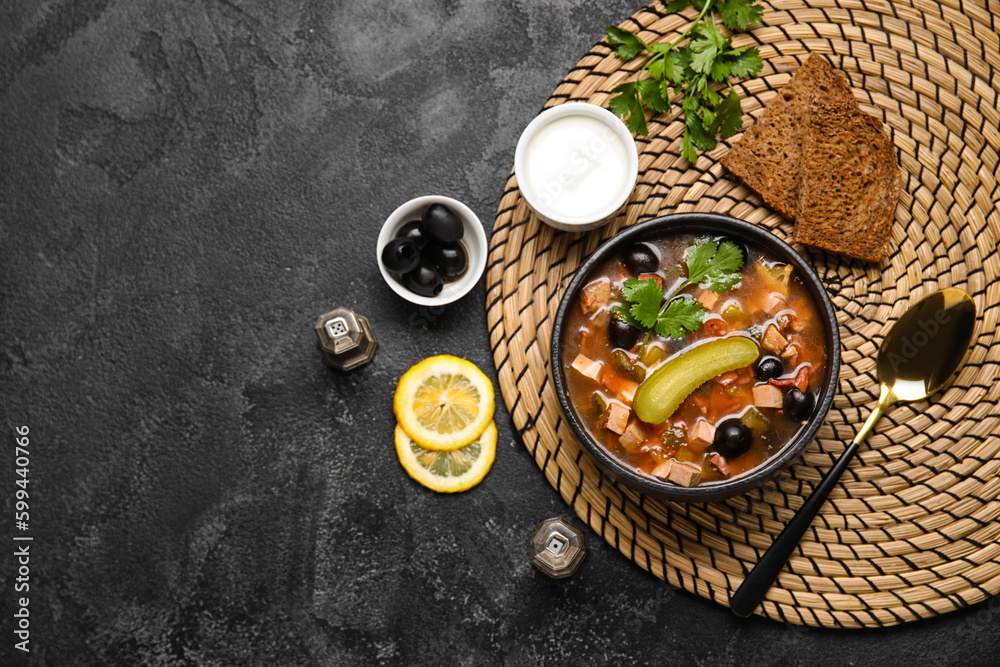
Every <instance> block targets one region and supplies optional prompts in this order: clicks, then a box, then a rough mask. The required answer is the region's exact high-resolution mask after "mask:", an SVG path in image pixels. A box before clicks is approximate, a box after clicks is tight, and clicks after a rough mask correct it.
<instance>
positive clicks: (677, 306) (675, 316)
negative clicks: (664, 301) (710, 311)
mask: <svg viewBox="0 0 1000 667" xmlns="http://www.w3.org/2000/svg"><path fill="white" fill-rule="evenodd" d="M705 312H706V311H705V307H704V306H702V305H701V304H700V303H699V302H698V301H696V300H695V299H692V298H688V297H685V298H680V299H674V300H673V301H671V302H670V304H669V305H668V306H667V309H666V310H664V311H663V314H662V315H661V316H660V317H659V319H657V320H656V333H658V334H659V335H661V336H663V337H664V338H683V337H684V336H685V335H686V334H687V333H689V332H691V331H697V330H698V327H700V326H701V324H702V322H703V321H704V320H705Z"/></svg>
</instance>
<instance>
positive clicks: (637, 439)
mask: <svg viewBox="0 0 1000 667" xmlns="http://www.w3.org/2000/svg"><path fill="white" fill-rule="evenodd" d="M645 440H646V431H645V430H643V428H642V425H641V424H640V423H639V420H638V419H633V420H632V423H631V424H629V425H628V428H627V429H625V433H623V434H622V437H620V438H618V442H620V443H621V445H622V447H624V448H625V449H627V450H628V451H630V452H632V453H635V452H636V451H637V448H638V446H639V445H640V444H642V443H643V442H645Z"/></svg>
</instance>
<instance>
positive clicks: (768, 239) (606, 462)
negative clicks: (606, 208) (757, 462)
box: [550, 213, 841, 502]
mask: <svg viewBox="0 0 1000 667" xmlns="http://www.w3.org/2000/svg"><path fill="white" fill-rule="evenodd" d="M664 228H665V229H669V230H671V231H676V232H691V231H693V232H695V233H697V232H700V231H701V232H707V233H709V234H713V235H721V234H730V235H735V236H739V237H741V238H744V239H746V240H748V241H751V242H754V243H756V244H758V245H759V246H761V247H763V248H764V249H765V250H768V251H769V252H771V253H772V254H774V255H776V256H777V257H779V258H781V259H783V260H786V261H789V262H790V263H792V264H793V265H795V267H796V268H797V269H799V271H800V277H801V278H802V280H803V284H804V285H805V286H806V287H807V289H808V290H809V292H810V294H811V296H812V297H813V300H814V301H816V302H817V303H818V304H819V310H820V311H821V313H822V317H823V322H824V329H825V331H826V334H827V335H826V344H827V347H828V353H827V371H828V372H827V377H826V381H825V382H824V384H823V386H822V388H821V389H820V395H819V401H818V402H817V408H816V412H815V415H816V417H815V418H814V419H813V420H812V421H810V422H809V423H808V424H807V425H806V427H805V428H803V429H802V430H800V431H799V432H798V433H797V434H796V436H795V437H794V438H793V439H791V440H790V441H789V442H787V443H785V445H784V446H783V447H782V448H781V450H780V451H779V452H778V453H777V454H775V455H774V456H772V457H771V458H770V459H768V460H767V461H765V462H764V464H763V465H761V466H759V467H758V468H756V469H754V470H751V471H749V472H747V473H745V474H743V475H740V476H739V477H736V478H734V479H732V480H728V481H725V482H714V483H711V484H709V485H705V486H701V485H699V486H692V487H685V486H680V485H677V484H672V483H670V482H667V481H665V480H663V481H660V480H656V479H655V478H653V477H650V476H647V475H645V474H642V473H638V472H636V471H635V470H633V469H631V468H628V467H627V466H625V465H624V464H623V463H621V462H620V461H619V460H618V459H617V458H615V457H614V456H612V455H611V454H610V453H609V452H607V451H605V450H604V448H603V447H602V446H601V445H599V444H598V443H597V442H595V441H594V440H593V439H592V438H591V437H590V436H589V435H588V434H587V431H586V430H585V429H584V428H583V425H582V424H581V423H580V422H579V420H578V419H577V417H576V413H575V412H574V410H573V408H572V406H571V405H570V404H569V399H568V397H567V393H566V386H565V380H564V377H563V368H562V364H561V363H559V347H560V342H561V339H562V334H563V329H564V328H565V322H566V317H567V312H568V310H569V308H570V305H571V302H572V301H573V297H574V296H575V295H576V294H577V293H578V292H579V290H580V288H581V286H582V284H583V281H584V280H585V279H586V277H587V275H588V274H589V273H590V271H591V270H592V269H593V268H594V267H595V266H596V265H597V264H599V263H601V262H603V261H605V260H606V259H607V258H608V257H609V256H610V255H611V254H613V253H614V252H615V251H616V250H617V249H618V248H620V247H621V246H622V245H624V244H625V243H628V242H629V241H633V240H639V239H641V238H643V237H645V236H646V235H648V234H649V233H650V232H654V231H660V230H662V229H664ZM550 355H551V356H550V368H551V374H552V380H553V383H554V385H555V389H556V394H557V396H558V397H559V404H560V407H561V408H562V412H563V416H564V417H565V418H566V420H567V422H569V425H570V427H571V428H572V430H573V432H574V434H575V435H576V437H577V439H578V440H579V441H580V442H581V443H582V444H583V446H584V448H585V449H586V450H587V451H588V452H590V454H591V455H593V456H594V458H595V459H597V462H598V463H599V464H600V466H599V467H600V468H602V472H610V473H611V474H612V476H613V477H616V478H618V479H622V480H624V481H625V482H626V483H627V484H628V485H629V486H631V487H633V488H636V489H639V490H641V491H643V492H646V493H649V494H651V495H655V496H658V497H660V498H665V499H669V500H680V501H694V502H708V501H713V500H722V499H724V498H728V497H731V496H734V495H737V494H740V493H743V492H746V491H748V490H750V489H753V488H755V487H757V486H760V485H761V484H763V483H764V482H765V481H766V480H768V479H770V478H771V477H773V476H774V475H776V474H777V473H778V472H780V471H781V470H783V469H784V468H785V467H787V466H788V465H789V464H791V463H792V461H794V460H795V459H796V458H798V457H799V455H800V454H801V453H802V450H803V449H805V447H806V445H808V444H809V443H810V442H812V440H813V438H814V437H815V436H816V432H817V431H818V430H819V428H820V426H822V424H823V422H824V421H825V420H826V416H827V414H828V413H829V410H830V407H831V406H832V404H833V398H834V396H835V395H836V394H837V388H838V382H839V376H840V366H841V358H840V357H841V355H840V327H839V325H838V323H837V317H836V309H835V308H834V306H833V302H832V301H831V300H830V297H829V295H828V294H827V292H826V288H825V287H824V286H823V283H822V281H821V280H820V278H819V275H818V274H817V273H816V270H815V269H814V268H813V267H812V266H811V265H810V264H809V263H807V262H806V260H805V258H804V257H802V255H800V254H799V253H798V252H797V251H796V250H795V249H794V248H792V247H791V246H790V245H788V244H787V243H786V242H785V241H783V240H782V239H780V238H778V237H777V236H775V235H774V234H773V233H772V232H771V231H770V230H768V229H766V228H764V227H758V226H756V225H753V224H751V223H749V222H746V221H744V220H740V219H738V218H734V217H732V216H729V215H724V214H721V213H674V214H670V215H665V216H659V217H656V218H653V219H651V220H647V221H644V222H641V223H639V224H636V225H633V226H632V227H629V228H627V229H625V230H623V231H622V232H620V233H618V234H617V235H615V236H613V237H612V238H610V239H608V240H607V241H605V242H604V243H602V244H601V245H600V246H599V247H598V248H597V250H595V251H594V252H593V253H592V254H591V255H590V257H588V258H587V259H586V260H585V261H584V262H583V264H581V265H580V266H579V268H577V270H576V274H575V275H574V277H573V280H572V281H571V282H570V284H569V286H567V288H566V291H565V292H564V293H563V297H562V299H561V301H560V303H559V308H558V310H557V311H556V318H555V322H554V323H553V327H552V340H551V345H550Z"/></svg>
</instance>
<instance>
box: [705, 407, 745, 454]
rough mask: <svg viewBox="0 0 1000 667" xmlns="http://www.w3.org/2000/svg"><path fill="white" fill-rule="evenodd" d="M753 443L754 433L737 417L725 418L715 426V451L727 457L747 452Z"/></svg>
mask: <svg viewBox="0 0 1000 667" xmlns="http://www.w3.org/2000/svg"><path fill="white" fill-rule="evenodd" d="M752 444H753V433H752V432H751V431H750V429H749V428H747V426H746V425H745V424H744V423H743V422H741V421H740V420H739V419H736V418H735V417H730V418H729V419H723V420H722V421H721V422H719V423H718V424H717V425H716V427H715V440H714V441H713V443H712V445H713V447H715V451H717V452H718V453H720V454H722V455H723V456H725V457H726V458H727V459H735V458H736V457H737V456H741V455H743V454H746V453H747V451H749V449H750V445H752Z"/></svg>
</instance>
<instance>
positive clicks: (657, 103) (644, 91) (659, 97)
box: [637, 79, 670, 113]
mask: <svg viewBox="0 0 1000 667" xmlns="http://www.w3.org/2000/svg"><path fill="white" fill-rule="evenodd" d="M637 86H638V89H639V95H640V96H641V98H642V103H643V104H645V105H646V106H647V107H649V108H650V109H652V110H653V111H655V112H657V113H666V112H668V111H670V100H669V99H665V98H664V97H663V92H662V89H661V88H660V82H659V81H657V80H655V79H642V80H641V81H639V82H638V83H637Z"/></svg>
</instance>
